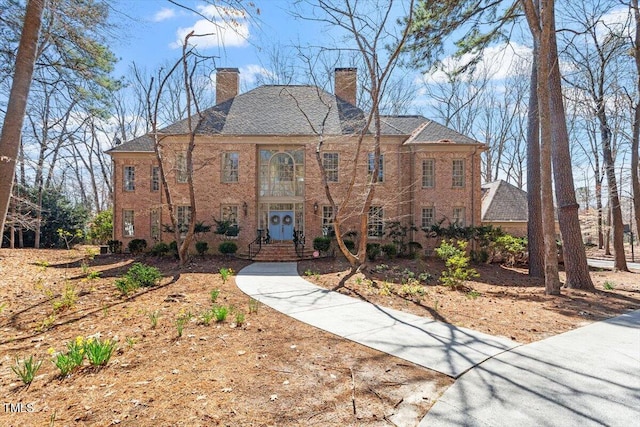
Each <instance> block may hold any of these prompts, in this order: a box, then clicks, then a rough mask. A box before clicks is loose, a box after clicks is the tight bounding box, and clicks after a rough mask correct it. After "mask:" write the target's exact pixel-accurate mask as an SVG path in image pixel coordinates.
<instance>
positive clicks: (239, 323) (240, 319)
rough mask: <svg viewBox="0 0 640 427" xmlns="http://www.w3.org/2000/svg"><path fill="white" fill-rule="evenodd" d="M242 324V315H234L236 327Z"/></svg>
mask: <svg viewBox="0 0 640 427" xmlns="http://www.w3.org/2000/svg"><path fill="white" fill-rule="evenodd" d="M243 324H244V313H242V312H238V313H236V325H237V326H242V325H243Z"/></svg>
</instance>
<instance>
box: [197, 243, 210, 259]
mask: <svg viewBox="0 0 640 427" xmlns="http://www.w3.org/2000/svg"><path fill="white" fill-rule="evenodd" d="M208 250H209V244H208V243H207V242H196V251H198V254H200V255H201V256H204V254H205V253H206V252H207V251H208Z"/></svg>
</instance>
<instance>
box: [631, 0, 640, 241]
mask: <svg viewBox="0 0 640 427" xmlns="http://www.w3.org/2000/svg"><path fill="white" fill-rule="evenodd" d="M631 8H632V12H633V20H634V22H635V34H634V43H633V45H634V46H633V47H634V49H633V56H634V60H635V66H636V69H635V71H636V88H635V89H636V93H638V91H640V11H639V10H638V0H632V1H631ZM639 145H640V99H636V102H635V106H634V111H633V137H632V139H631V185H632V187H633V214H634V218H635V222H636V231H637V232H638V233H640V177H638V172H639V170H638V167H639V164H638V163H639V161H638V156H639V153H638V148H639V147H638V146H639Z"/></svg>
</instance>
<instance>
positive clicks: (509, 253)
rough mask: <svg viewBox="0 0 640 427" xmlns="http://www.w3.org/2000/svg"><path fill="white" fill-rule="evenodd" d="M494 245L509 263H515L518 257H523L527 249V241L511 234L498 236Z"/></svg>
mask: <svg viewBox="0 0 640 427" xmlns="http://www.w3.org/2000/svg"><path fill="white" fill-rule="evenodd" d="M494 246H495V249H496V251H497V252H498V253H499V254H500V255H501V256H502V258H503V259H504V261H505V263H506V264H507V265H514V264H515V263H516V262H517V260H518V259H523V258H524V257H525V253H526V250H527V241H526V239H524V238H521V237H515V236H512V235H510V234H504V235H502V236H498V237H496V239H495V242H494Z"/></svg>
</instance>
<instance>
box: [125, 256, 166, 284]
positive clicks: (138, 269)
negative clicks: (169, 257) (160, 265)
mask: <svg viewBox="0 0 640 427" xmlns="http://www.w3.org/2000/svg"><path fill="white" fill-rule="evenodd" d="M125 278H126V279H127V280H129V281H131V282H132V283H135V284H136V285H137V286H141V287H151V286H155V285H157V284H158V282H159V281H160V279H161V278H162V274H161V273H160V270H158V269H157V268H155V267H151V266H149V265H145V264H142V263H140V262H136V263H134V264H133V265H132V266H131V268H129V270H128V271H127V273H126V274H125Z"/></svg>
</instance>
